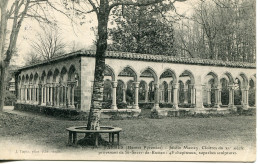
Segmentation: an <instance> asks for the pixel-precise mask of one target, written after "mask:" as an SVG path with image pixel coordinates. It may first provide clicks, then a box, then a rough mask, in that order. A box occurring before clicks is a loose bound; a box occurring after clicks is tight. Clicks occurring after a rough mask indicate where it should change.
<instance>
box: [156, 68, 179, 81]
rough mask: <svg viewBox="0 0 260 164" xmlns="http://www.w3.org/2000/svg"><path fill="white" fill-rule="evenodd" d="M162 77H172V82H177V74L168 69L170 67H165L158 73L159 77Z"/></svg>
mask: <svg viewBox="0 0 260 164" xmlns="http://www.w3.org/2000/svg"><path fill="white" fill-rule="evenodd" d="M164 77H172V78H173V80H172V81H173V82H174V83H177V79H178V78H177V76H176V73H175V72H174V71H173V70H172V69H170V68H166V69H165V70H164V71H163V72H162V73H161V75H160V79H162V78H164Z"/></svg>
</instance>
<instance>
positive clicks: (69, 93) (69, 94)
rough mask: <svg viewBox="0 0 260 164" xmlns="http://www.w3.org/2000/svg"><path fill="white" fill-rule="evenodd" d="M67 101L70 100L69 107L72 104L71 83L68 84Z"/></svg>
mask: <svg viewBox="0 0 260 164" xmlns="http://www.w3.org/2000/svg"><path fill="white" fill-rule="evenodd" d="M67 101H68V107H70V106H71V83H68V84H67Z"/></svg>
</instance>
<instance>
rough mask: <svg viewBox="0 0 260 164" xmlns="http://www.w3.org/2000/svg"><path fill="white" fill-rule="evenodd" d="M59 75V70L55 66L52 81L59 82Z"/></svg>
mask: <svg viewBox="0 0 260 164" xmlns="http://www.w3.org/2000/svg"><path fill="white" fill-rule="evenodd" d="M59 75H60V71H59V70H58V69H57V68H56V69H55V70H54V73H53V82H55V83H59V82H60V79H59Z"/></svg>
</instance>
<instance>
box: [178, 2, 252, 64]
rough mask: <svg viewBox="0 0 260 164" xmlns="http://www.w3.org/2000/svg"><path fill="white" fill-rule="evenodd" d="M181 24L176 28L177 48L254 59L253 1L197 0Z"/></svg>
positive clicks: (206, 55) (202, 54)
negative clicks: (193, 10)
mask: <svg viewBox="0 0 260 164" xmlns="http://www.w3.org/2000/svg"><path fill="white" fill-rule="evenodd" d="M182 24H183V25H181V26H180V28H179V29H178V30H177V32H176V35H177V37H176V43H177V48H178V52H181V53H183V52H184V51H185V53H188V54H189V56H194V57H200V58H207V59H219V60H223V61H244V62H255V54H256V52H255V31H256V29H255V1H252V0H213V1H209V0H208V1H200V3H198V5H197V6H196V7H195V12H194V13H193V15H192V16H191V18H190V19H188V21H187V20H184V21H183V23H182ZM185 53H184V54H185ZM192 54H195V55H192Z"/></svg>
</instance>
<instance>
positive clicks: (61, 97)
mask: <svg viewBox="0 0 260 164" xmlns="http://www.w3.org/2000/svg"><path fill="white" fill-rule="evenodd" d="M60 89H61V90H60V104H61V106H64V90H65V89H64V86H63V85H61V86H60Z"/></svg>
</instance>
